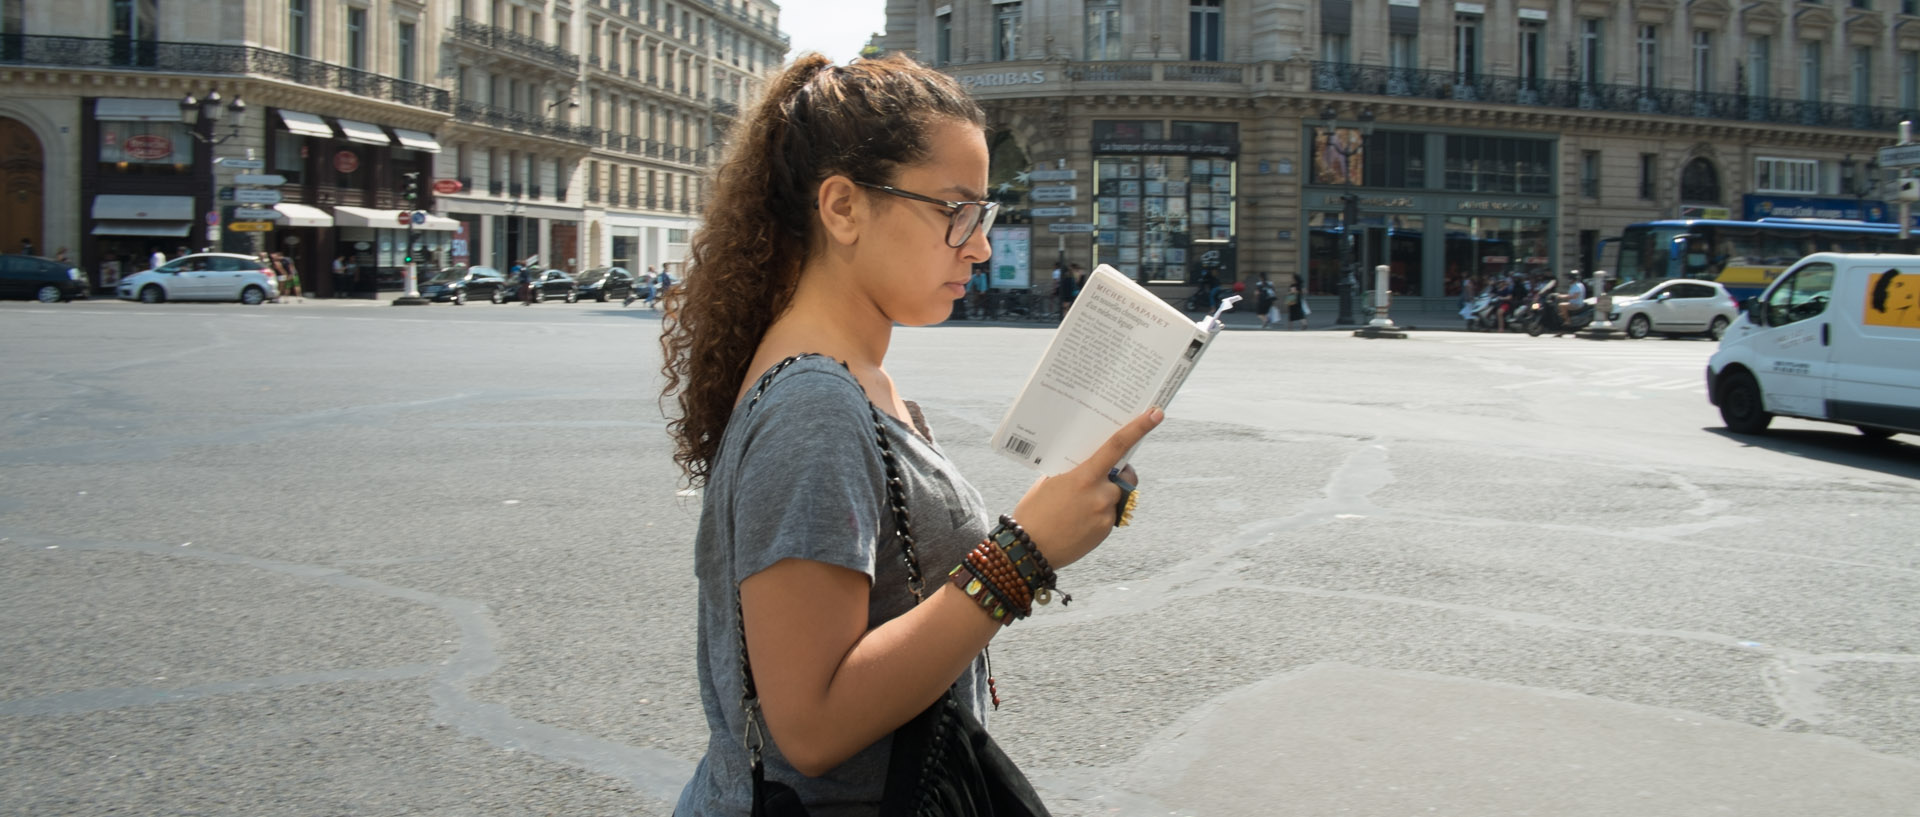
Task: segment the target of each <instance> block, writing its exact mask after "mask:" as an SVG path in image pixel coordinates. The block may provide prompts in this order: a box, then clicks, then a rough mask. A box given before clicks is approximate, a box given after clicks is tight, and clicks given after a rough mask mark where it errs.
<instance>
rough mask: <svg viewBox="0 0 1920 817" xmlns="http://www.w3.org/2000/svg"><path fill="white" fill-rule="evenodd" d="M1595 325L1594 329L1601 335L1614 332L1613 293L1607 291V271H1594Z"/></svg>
mask: <svg viewBox="0 0 1920 817" xmlns="http://www.w3.org/2000/svg"><path fill="white" fill-rule="evenodd" d="M1593 292H1594V296H1593V325H1592V329H1593V331H1595V332H1598V333H1600V334H1601V335H1603V336H1604V335H1611V334H1613V329H1614V326H1613V318H1611V317H1609V316H1610V315H1612V314H1613V293H1611V292H1609V291H1607V271H1606V270H1603V269H1602V270H1594V271H1593Z"/></svg>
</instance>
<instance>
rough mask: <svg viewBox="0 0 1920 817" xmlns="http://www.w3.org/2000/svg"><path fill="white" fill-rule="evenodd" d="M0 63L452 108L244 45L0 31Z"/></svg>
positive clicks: (424, 95)
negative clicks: (257, 83) (174, 76)
mask: <svg viewBox="0 0 1920 817" xmlns="http://www.w3.org/2000/svg"><path fill="white" fill-rule="evenodd" d="M0 65H32V66H47V67H54V68H104V69H113V68H126V69H134V70H139V71H141V72H143V73H144V72H153V71H167V72H179V73H187V74H228V75H236V76H258V77H267V78H270V79H280V80H286V81H288V82H294V83H298V84H300V85H305V86H308V87H311V88H319V89H322V90H329V91H341V92H345V93H349V94H353V95H355V96H362V97H368V98H372V99H384V100H387V101H389V102H398V103H400V104H402V105H410V106H413V107H416V108H425V109H427V110H432V111H440V112H442V113H446V112H448V111H450V110H451V109H452V107H451V100H452V96H451V95H450V94H448V93H447V91H445V90H443V89H440V88H434V87H432V86H428V85H421V84H419V83H415V82H408V81H406V80H402V79H394V78H393V77H389V76H385V75H382V74H375V73H371V72H368V71H360V70H356V69H353V68H343V67H341V66H338V65H331V64H329V63H324V62H320V61H318V60H310V59H307V58H305V57H295V56H291V55H287V54H282V53H279V52H277V51H268V50H266V49H263V48H254V47H252V46H245V45H215V44H210V43H175V42H161V41H157V40H126V39H97V38H91V37H43V36H39V35H31V34H0Z"/></svg>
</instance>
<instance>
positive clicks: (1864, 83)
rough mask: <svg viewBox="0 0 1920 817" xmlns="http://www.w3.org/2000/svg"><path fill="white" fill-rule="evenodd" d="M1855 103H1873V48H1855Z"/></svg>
mask: <svg viewBox="0 0 1920 817" xmlns="http://www.w3.org/2000/svg"><path fill="white" fill-rule="evenodd" d="M1853 104H1855V105H1872V104H1873V48H1872V47H1870V46H1864V45H1863V46H1859V47H1856V48H1854V49H1853Z"/></svg>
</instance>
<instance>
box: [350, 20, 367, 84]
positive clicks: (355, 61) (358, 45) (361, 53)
mask: <svg viewBox="0 0 1920 817" xmlns="http://www.w3.org/2000/svg"><path fill="white" fill-rule="evenodd" d="M347 67H348V68H352V69H355V70H358V71H365V70H367V10H366V9H361V8H349V9H347Z"/></svg>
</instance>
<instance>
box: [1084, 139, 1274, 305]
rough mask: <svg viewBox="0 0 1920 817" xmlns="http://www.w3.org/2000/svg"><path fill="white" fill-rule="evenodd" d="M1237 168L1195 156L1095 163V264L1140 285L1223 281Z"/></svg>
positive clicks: (1232, 163) (1227, 162)
mask: <svg viewBox="0 0 1920 817" xmlns="http://www.w3.org/2000/svg"><path fill="white" fill-rule="evenodd" d="M1237 173H1238V163H1237V162H1235V161H1234V160H1232V159H1220V158H1210V157H1192V156H1125V157H1102V158H1099V159H1096V160H1095V161H1094V176H1095V184H1096V188H1095V197H1094V209H1093V212H1094V227H1095V229H1096V231H1097V232H1096V233H1095V237H1094V238H1095V240H1094V263H1096V264H1111V265H1113V267H1114V269H1117V270H1119V271H1120V272H1121V273H1123V274H1125V275H1127V276H1128V277H1131V278H1133V279H1135V280H1138V281H1191V280H1193V279H1195V278H1196V277H1197V276H1198V275H1199V273H1200V270H1201V269H1203V268H1206V269H1213V270H1215V273H1214V274H1215V275H1216V276H1218V277H1220V278H1221V279H1222V280H1229V279H1230V273H1229V272H1226V271H1224V268H1225V267H1226V266H1227V265H1228V264H1227V261H1228V258H1227V256H1228V254H1229V253H1228V248H1229V247H1230V246H1231V245H1232V243H1233V237H1234V228H1235V207H1234V196H1235V193H1236V187H1235V185H1236V179H1237Z"/></svg>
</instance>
